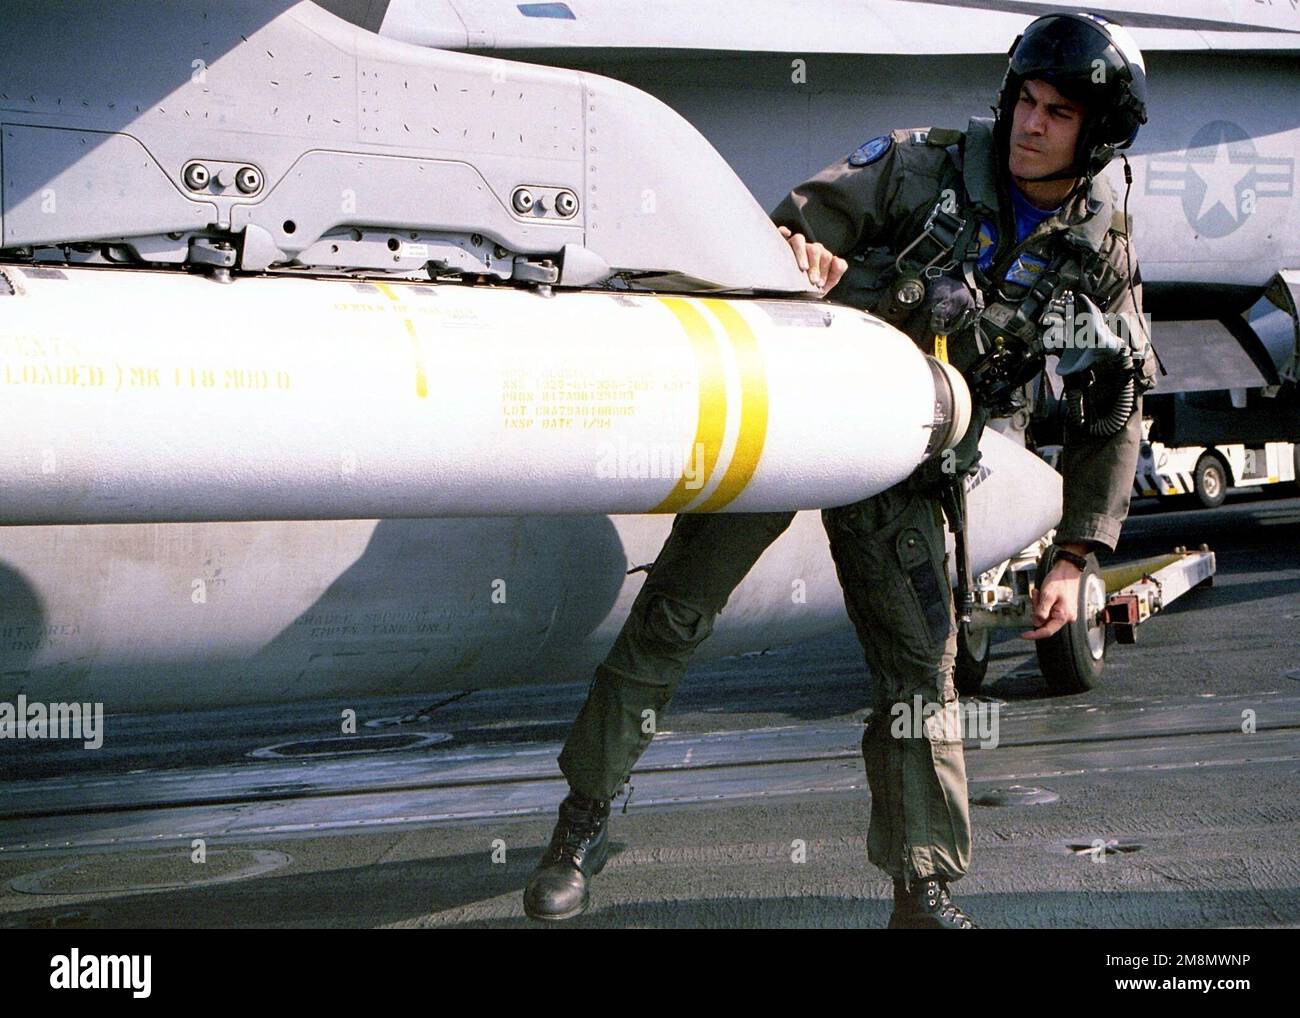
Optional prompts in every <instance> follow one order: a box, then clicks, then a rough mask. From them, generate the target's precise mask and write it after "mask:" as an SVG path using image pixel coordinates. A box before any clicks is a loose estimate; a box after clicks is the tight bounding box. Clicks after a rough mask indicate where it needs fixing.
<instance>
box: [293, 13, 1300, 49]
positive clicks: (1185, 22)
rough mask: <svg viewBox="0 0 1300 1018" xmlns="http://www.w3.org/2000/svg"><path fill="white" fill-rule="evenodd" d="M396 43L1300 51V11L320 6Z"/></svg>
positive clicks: (506, 46) (484, 46) (510, 46)
mask: <svg viewBox="0 0 1300 1018" xmlns="http://www.w3.org/2000/svg"><path fill="white" fill-rule="evenodd" d="M317 2H318V3H320V5H321V6H322V7H325V8H326V9H328V10H330V11H331V12H333V13H334V14H337V15H339V16H341V17H344V18H346V19H347V20H349V21H352V22H353V23H354V24H358V25H360V26H362V27H364V28H367V29H370V30H371V31H374V32H376V33H379V34H381V35H385V36H388V37H390V38H395V39H400V40H402V41H404V42H409V43H415V44H417V45H421V46H433V47H436V48H439V49H457V50H460V49H468V50H529V49H579V50H618V51H632V50H639V51H654V52H655V53H656V55H662V53H663V51H673V52H677V53H679V54H681V53H683V52H684V51H690V50H706V51H719V50H721V51H739V52H747V53H771V52H777V53H800V52H802V53H860V54H882V55H884V54H915V55H946V54H970V53H1004V52H1005V51H1006V48H1007V42H1008V40H1009V39H1011V38H1014V36H1015V34H1016V33H1017V32H1019V31H1020V30H1021V29H1022V28H1024V26H1025V25H1026V24H1027V23H1028V21H1029V20H1030V19H1031V18H1033V17H1036V16H1038V15H1040V14H1044V13H1050V12H1051V11H1053V10H1070V11H1073V10H1079V9H1080V8H1081V7H1082V8H1084V9H1087V10H1090V11H1093V12H1095V13H1098V14H1103V15H1106V16H1108V17H1111V18H1113V19H1114V20H1116V21H1118V22H1120V23H1122V24H1124V25H1126V26H1127V27H1129V28H1131V29H1133V30H1134V36H1135V38H1136V40H1137V42H1138V44H1139V45H1140V46H1141V47H1142V48H1143V49H1144V50H1162V49H1167V50H1205V49H1251V50H1289V51H1294V50H1297V49H1300V9H1297V8H1296V7H1295V6H1294V5H1292V4H1291V3H1281V4H1276V5H1269V4H1260V3H1255V2H1253V0H1190V2H1189V0H1151V2H1145V3H1142V4H1141V5H1138V4H1133V3H1120V2H1113V0H1112V2H1103V3H1091V4H1078V3H1072V2H1070V0H1035V2H1016V0H1010V2H1004V0H856V2H855V0H803V2H801V3H798V4H794V3H791V2H790V0H749V2H747V3H746V4H745V5H744V9H743V14H742V13H740V12H738V10H737V6H736V5H734V4H730V3H726V4H724V3H717V2H712V3H709V2H706V3H699V2H691V0H659V2H657V3H654V4H646V3H644V2H642V0H600V2H599V3H596V2H592V0H560V2H540V3H527V2H519V0H317Z"/></svg>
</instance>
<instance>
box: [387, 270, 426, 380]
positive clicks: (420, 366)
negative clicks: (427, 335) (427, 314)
mask: <svg viewBox="0 0 1300 1018" xmlns="http://www.w3.org/2000/svg"><path fill="white" fill-rule="evenodd" d="M375 286H377V287H378V288H379V292H380V293H382V294H383V295H384V296H385V297H387V298H388V299H389V300H391V301H393V302H394V303H396V304H400V303H401V302H402V298H400V297H399V296H397V294H395V293H393V288H392V287H391V286H389V285H388V284H387V283H376V284H375ZM402 321H403V323H404V324H405V325H406V334H407V335H408V336H410V337H411V347H412V348H413V349H414V350H415V394H416V396H418V397H419V398H420V399H427V398H428V397H429V379H428V378H427V377H426V376H425V373H424V354H423V353H422V352H421V350H420V334H419V333H418V332H416V331H415V323H414V322H413V321H411V320H410V319H409V318H404V319H402Z"/></svg>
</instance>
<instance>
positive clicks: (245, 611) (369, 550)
mask: <svg viewBox="0 0 1300 1018" xmlns="http://www.w3.org/2000/svg"><path fill="white" fill-rule="evenodd" d="M980 449H981V451H982V452H983V460H982V461H981V469H980V472H979V473H978V474H977V475H976V478H975V479H976V480H977V481H978V483H977V484H975V485H974V486H973V487H972V488H971V491H970V497H969V501H968V510H969V517H970V542H971V564H972V568H973V569H974V571H975V572H976V573H979V572H982V571H983V570H986V569H990V568H992V567H993V566H994V565H995V564H996V563H997V562H999V561H1001V560H1002V559H1005V558H1006V557H1007V556H1009V555H1011V554H1013V553H1015V552H1016V551H1019V550H1020V549H1021V548H1023V547H1025V546H1026V545H1028V544H1030V543H1031V542H1033V541H1034V540H1036V539H1037V538H1038V537H1040V536H1042V534H1044V533H1045V532H1046V531H1047V530H1048V529H1050V528H1051V527H1052V526H1054V525H1055V524H1056V522H1057V521H1058V520H1059V519H1060V515H1061V480H1060V476H1059V475H1058V474H1057V473H1056V472H1055V471H1054V470H1052V469H1051V467H1049V466H1048V465H1047V464H1046V463H1044V462H1043V461H1042V460H1040V459H1039V458H1038V457H1037V456H1035V455H1033V454H1032V453H1030V452H1027V451H1025V450H1024V449H1023V448H1021V447H1019V446H1017V445H1016V444H1015V443H1014V442H1012V441H1010V440H1009V439H1007V438H1005V437H1003V436H1002V435H1000V434H997V433H996V432H994V431H986V432H985V434H984V436H983V440H982V441H981V443H980ZM819 516H820V514H818V513H816V512H803V513H799V514H798V515H797V516H796V517H795V520H794V523H793V524H792V525H791V527H790V529H789V530H787V531H786V533H785V534H783V535H782V536H781V537H780V538H779V539H778V540H777V541H776V542H775V543H774V544H773V545H772V546H771V547H770V548H769V549H768V550H767V551H766V552H765V553H764V554H763V556H762V557H761V558H760V559H759V561H758V564H757V565H756V566H755V567H754V568H753V569H752V570H751V571H750V573H749V575H748V576H747V577H746V578H745V580H744V581H743V582H742V583H741V584H740V586H739V587H738V588H737V589H736V591H735V592H734V593H733V594H732V596H731V598H730V600H729V601H728V603H727V609H726V611H724V612H723V613H722V614H721V616H719V618H718V621H717V626H716V628H715V630H714V634H713V636H711V637H710V638H709V639H708V640H707V641H705V643H704V644H703V645H702V646H701V648H700V652H699V655H698V656H699V658H700V659H706V658H712V657H718V656H721V655H727V654H738V653H742V652H744V651H752V650H755V649H762V648H766V647H780V646H782V645H785V644H789V643H793V642H795V641H797V640H803V639H810V638H814V637H817V636H819V635H821V634H824V633H826V632H829V631H831V630H834V629H836V628H838V627H842V626H847V625H848V620H847V618H846V616H845V613H844V601H843V595H842V593H841V591H840V584H839V581H838V580H837V579H836V575H835V568H834V566H833V565H832V563H831V557H830V552H829V549H828V547H827V542H826V535H825V533H824V531H823V528H822V523H821V519H820V518H819ZM671 525H672V519H671V517H668V516H663V515H660V516H615V517H605V516H566V517H556V516H549V517H528V518H521V519H504V518H494V519H473V518H470V519H441V520H378V521H376V520H338V521H332V520H318V521H305V522H272V523H165V524H126V525H118V526H30V527H29V526H20V527H0V703H13V702H15V701H16V698H17V696H18V695H19V694H20V693H23V694H25V695H26V696H27V698H28V700H29V701H41V702H50V703H56V702H62V701H66V700H71V699H76V700H78V701H87V702H100V703H103V704H104V705H105V710H106V711H108V712H109V713H115V712H120V711H153V710H170V709H176V708H191V707H217V706H222V705H230V704H243V703H274V702H285V701H294V700H311V699H317V698H321V697H329V696H340V697H342V696H348V697H352V696H356V697H364V696H374V695H382V694H391V693H408V694H412V695H415V694H425V693H431V692H449V691H455V690H462V689H479V688H485V687H493V686H503V685H518V684H524V683H528V684H534V683H536V684H540V683H546V682H577V681H583V680H585V679H586V678H588V677H589V676H590V675H591V669H592V668H593V667H594V666H595V665H596V664H597V663H598V662H599V661H600V660H601V659H602V658H603V657H604V655H605V653H606V652H607V651H608V650H609V645H610V643H611V642H612V641H613V639H614V636H615V635H616V634H617V632H618V630H619V627H620V626H621V625H622V623H623V620H624V619H625V618H626V617H627V613H628V610H629V609H630V607H631V605H632V601H633V599H634V598H635V597H636V595H637V592H638V591H639V590H640V589H641V584H642V583H644V582H645V573H644V571H642V570H635V569H633V567H635V566H643V565H645V564H647V563H650V562H652V561H654V558H655V556H656V555H657V554H658V553H659V549H660V548H661V547H662V546H663V542H664V540H665V538H666V537H667V536H668V531H669V528H670V527H671ZM629 570H632V571H631V572H629Z"/></svg>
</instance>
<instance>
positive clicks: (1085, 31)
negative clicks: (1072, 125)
mask: <svg viewBox="0 0 1300 1018" xmlns="http://www.w3.org/2000/svg"><path fill="white" fill-rule="evenodd" d="M1007 61H1008V62H1007V72H1006V74H1005V76H1004V77H1003V79H1002V87H1001V88H1000V89H999V90H998V97H997V105H996V106H995V107H994V113H995V114H996V126H995V128H994V132H995V137H996V138H997V141H998V146H999V151H1000V152H1001V153H1002V155H1003V157H1004V158H1005V156H1006V153H1007V151H1008V149H1009V147H1010V136H1011V120H1012V114H1013V111H1014V109H1015V106H1016V103H1017V102H1018V101H1019V98H1020V86H1021V84H1022V83H1023V82H1025V81H1028V80H1033V79H1040V80H1042V81H1046V82H1048V83H1049V84H1051V85H1052V86H1053V87H1054V88H1055V89H1056V90H1057V91H1058V92H1060V93H1061V94H1062V95H1064V96H1065V97H1066V98H1068V99H1073V100H1074V101H1075V102H1079V103H1082V104H1083V106H1084V107H1085V109H1086V111H1087V112H1086V113H1085V116H1084V122H1083V126H1082V127H1081V128H1080V130H1079V140H1078V143H1077V145H1076V147H1075V155H1074V162H1073V164H1072V165H1071V166H1069V167H1067V168H1066V169H1064V170H1062V171H1061V172H1059V173H1054V174H1052V175H1050V176H1048V177H1044V178H1041V179H1044V180H1060V179H1066V178H1070V177H1091V176H1094V175H1095V174H1097V173H1098V172H1100V171H1101V169H1102V168H1103V167H1104V166H1105V165H1106V164H1107V163H1108V162H1110V160H1111V158H1112V157H1113V156H1114V155H1115V153H1116V151H1118V150H1120V149H1125V148H1128V147H1129V146H1130V145H1132V144H1133V139H1134V138H1136V137H1137V133H1138V128H1139V127H1140V126H1141V125H1142V124H1145V123H1146V122H1147V76H1146V65H1145V64H1144V63H1143V60H1142V51H1141V50H1139V49H1138V47H1137V44H1136V43H1135V42H1134V41H1133V37H1132V36H1131V35H1129V33H1128V32H1127V31H1126V30H1125V29H1124V27H1123V26H1122V25H1117V24H1114V23H1113V22H1109V21H1107V20H1106V19H1105V18H1101V17H1098V16H1096V15H1092V14H1047V15H1044V16H1043V17H1041V18H1037V19H1036V20H1034V21H1033V22H1031V23H1030V24H1029V27H1027V28H1026V29H1025V30H1024V32H1022V33H1021V34H1020V35H1018V36H1016V40H1015V42H1013V43H1012V44H1011V49H1009V50H1008V51H1007Z"/></svg>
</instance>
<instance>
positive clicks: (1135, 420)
mask: <svg viewBox="0 0 1300 1018" xmlns="http://www.w3.org/2000/svg"><path fill="white" fill-rule="evenodd" d="M1133 264H1134V275H1135V276H1138V274H1137V269H1136V265H1137V263H1136V261H1134V263H1133ZM1124 278H1125V283H1124V287H1123V291H1122V296H1121V297H1120V298H1117V299H1115V300H1114V302H1113V303H1112V304H1111V306H1110V307H1109V308H1108V310H1109V311H1112V312H1119V313H1127V314H1129V315H1130V317H1129V318H1128V319H1127V322H1128V323H1130V325H1131V328H1132V330H1133V333H1134V335H1135V336H1136V337H1137V341H1138V342H1142V343H1143V345H1144V347H1145V356H1144V357H1143V363H1142V380H1141V381H1139V385H1138V388H1139V390H1141V389H1143V388H1145V387H1147V385H1149V383H1150V380H1151V379H1152V378H1154V373H1155V366H1154V358H1153V355H1152V352H1151V348H1150V344H1149V343H1145V341H1144V336H1143V333H1142V329H1143V325H1144V323H1141V322H1140V315H1141V310H1142V287H1141V284H1140V283H1139V284H1136V285H1135V286H1134V287H1133V288H1132V291H1131V292H1130V290H1129V287H1128V285H1127V275H1126V276H1125V277H1124ZM1138 278H1140V276H1138ZM1141 444H1142V394H1141V391H1139V392H1138V394H1137V401H1136V405H1135V406H1134V408H1133V413H1132V415H1131V416H1130V417H1129V419H1128V423H1127V424H1126V425H1125V426H1124V427H1123V428H1121V429H1120V430H1119V431H1117V432H1116V433H1115V434H1113V435H1111V436H1109V437H1108V438H1083V439H1078V438H1076V439H1075V440H1074V441H1071V436H1070V433H1069V429H1068V428H1067V429H1066V436H1065V442H1064V445H1063V448H1062V451H1061V473H1062V475H1063V478H1064V495H1063V501H1064V506H1063V513H1062V517H1061V523H1060V526H1058V527H1057V528H1056V541H1057V542H1058V543H1060V544H1068V543H1080V544H1085V545H1088V546H1089V550H1093V551H1096V550H1101V549H1105V550H1106V551H1114V550H1115V545H1116V544H1117V543H1118V541H1119V534H1120V528H1121V527H1122V526H1123V523H1124V520H1125V518H1126V517H1127V516H1128V508H1129V499H1130V497H1131V496H1132V493H1133V475H1134V471H1135V470H1136V468H1137V458H1138V451H1139V447H1140V446H1141Z"/></svg>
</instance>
